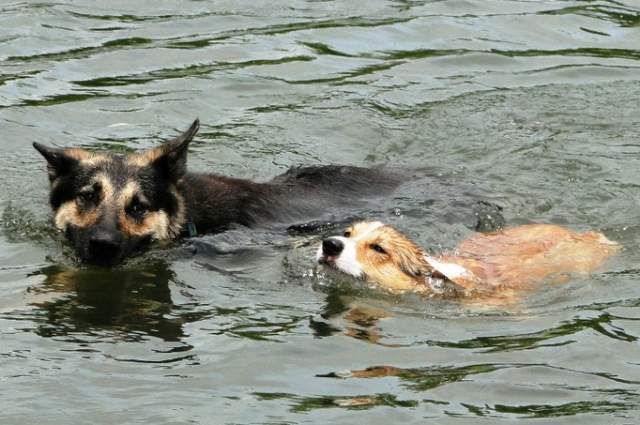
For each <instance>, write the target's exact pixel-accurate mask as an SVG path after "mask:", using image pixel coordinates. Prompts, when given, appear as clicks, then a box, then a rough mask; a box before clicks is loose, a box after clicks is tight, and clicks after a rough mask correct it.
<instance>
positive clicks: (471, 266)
mask: <svg viewBox="0 0 640 425" xmlns="http://www.w3.org/2000/svg"><path fill="white" fill-rule="evenodd" d="M618 248H619V245H618V244H616V243H615V242H612V241H610V240H608V239H607V238H606V237H605V236H604V235H603V234H601V233H598V232H595V231H590V232H585V233H576V232H573V231H571V230H568V229H565V228H563V227H560V226H556V225H550V224H528V225H522V226H517V227H512V228H508V229H505V230H501V231H498V232H493V233H486V234H482V233H477V234H474V235H472V236H471V237H469V238H468V239H466V240H464V241H463V242H462V243H461V244H460V245H459V246H458V247H457V249H456V250H455V251H454V252H453V253H449V254H444V255H438V256H432V255H430V254H428V253H427V252H425V251H424V250H423V249H421V248H420V247H418V246H417V245H416V244H415V243H414V242H413V241H411V240H410V239H408V238H407V237H406V236H405V235H403V234H401V233H400V232H398V231H397V230H395V229H394V228H392V227H390V226H387V225H385V224H383V223H381V222H378V221H364V222H359V223H356V224H353V225H352V226H351V227H349V228H348V229H346V230H345V232H344V234H343V235H342V236H333V237H329V238H327V239H325V240H324V241H323V242H322V245H321V246H320V248H319V249H318V253H317V260H318V262H319V263H321V264H324V265H327V266H329V267H332V268H335V269H337V270H340V271H342V272H344V273H346V274H348V275H351V276H354V277H357V278H360V279H364V280H366V281H368V282H371V283H374V284H377V285H379V286H381V287H382V288H386V289H389V290H392V291H407V290H411V291H418V292H426V293H430V294H441V295H451V296H473V295H476V296H482V295H488V296H504V297H506V298H509V297H510V296H511V295H513V294H514V293H515V292H516V291H521V290H526V289H531V288H532V287H533V285H535V284H536V283H539V282H542V281H544V280H547V279H554V280H566V279H567V278H568V277H569V274H572V273H588V272H591V271H594V270H596V269H597V268H598V267H600V266H601V265H602V263H603V262H604V261H605V260H606V259H607V258H608V257H609V256H611V255H612V254H614V253H615V252H616V251H617V250H618Z"/></svg>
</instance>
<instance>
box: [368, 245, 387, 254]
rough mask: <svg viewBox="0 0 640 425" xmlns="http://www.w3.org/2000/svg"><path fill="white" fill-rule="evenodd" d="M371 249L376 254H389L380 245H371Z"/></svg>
mask: <svg viewBox="0 0 640 425" xmlns="http://www.w3.org/2000/svg"><path fill="white" fill-rule="evenodd" d="M371 249H373V250H374V251H375V252H379V253H380V254H386V253H387V251H385V250H384V248H382V247H381V246H380V245H378V244H373V245H371Z"/></svg>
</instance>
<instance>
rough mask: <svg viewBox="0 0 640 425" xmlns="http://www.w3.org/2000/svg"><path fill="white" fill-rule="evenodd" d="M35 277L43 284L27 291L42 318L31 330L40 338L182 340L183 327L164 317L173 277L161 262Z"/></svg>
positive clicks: (53, 269) (57, 268)
mask: <svg viewBox="0 0 640 425" xmlns="http://www.w3.org/2000/svg"><path fill="white" fill-rule="evenodd" d="M36 274H37V275H42V276H43V279H42V281H41V283H40V284H39V285H36V286H33V287H31V288H30V289H29V301H30V304H31V305H33V306H36V307H38V308H39V309H41V311H42V312H44V313H45V314H44V315H43V319H42V322H41V323H40V325H39V326H38V327H37V330H36V331H37V333H38V334H40V335H42V336H61V335H69V334H78V333H93V332H101V331H106V332H113V333H117V334H118V335H119V336H120V337H122V338H124V339H133V340H136V339H140V338H143V337H144V336H145V335H151V336H155V337H159V338H162V339H163V340H166V341H177V340H180V339H181V338H182V336H183V329H182V321H181V320H180V319H179V318H177V317H176V318H170V315H169V313H171V312H172V310H173V309H174V304H173V302H172V300H171V290H170V288H169V283H170V282H173V281H175V275H174V273H173V272H172V271H171V270H170V269H169V268H168V266H167V264H166V263H165V262H164V261H161V260H157V261H152V262H150V263H147V264H145V265H138V266H137V267H136V268H133V269H129V270H126V269H121V270H120V269H113V270H108V269H104V268H81V269H75V268H71V267H66V266H62V265H52V266H49V267H45V268H43V269H41V270H40V271H39V272H38V273H36Z"/></svg>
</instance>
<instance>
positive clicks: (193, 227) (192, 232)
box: [186, 221, 198, 238]
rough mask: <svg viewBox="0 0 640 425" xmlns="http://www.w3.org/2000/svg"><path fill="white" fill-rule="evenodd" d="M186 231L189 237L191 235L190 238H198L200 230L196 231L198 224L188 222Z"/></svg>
mask: <svg viewBox="0 0 640 425" xmlns="http://www.w3.org/2000/svg"><path fill="white" fill-rule="evenodd" d="M186 231H187V235H189V237H190V238H193V237H195V236H198V229H196V224H195V223H194V222H193V221H188V222H187V228H186Z"/></svg>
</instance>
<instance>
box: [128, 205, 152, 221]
mask: <svg viewBox="0 0 640 425" xmlns="http://www.w3.org/2000/svg"><path fill="white" fill-rule="evenodd" d="M148 211H149V208H148V207H147V206H146V205H144V204H142V203H140V202H133V203H132V204H131V205H129V207H128V208H127V214H129V215H131V216H133V217H136V218H139V217H142V216H143V215H145V214H146V213H147V212H148Z"/></svg>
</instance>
